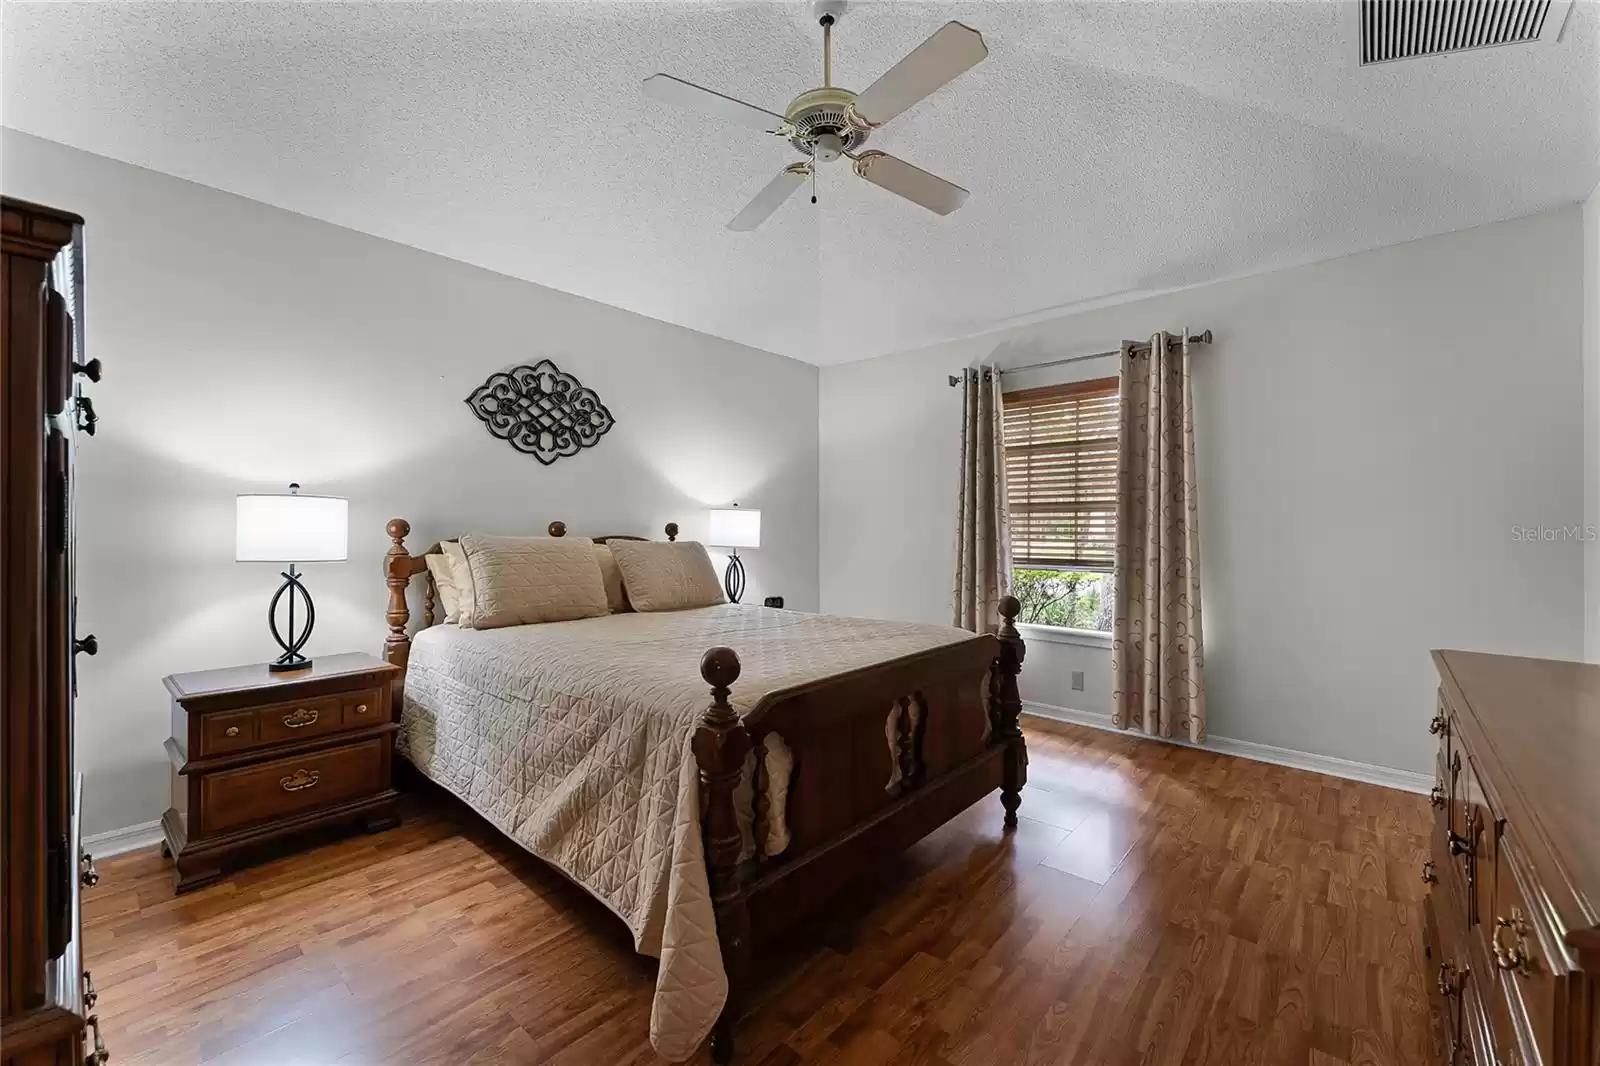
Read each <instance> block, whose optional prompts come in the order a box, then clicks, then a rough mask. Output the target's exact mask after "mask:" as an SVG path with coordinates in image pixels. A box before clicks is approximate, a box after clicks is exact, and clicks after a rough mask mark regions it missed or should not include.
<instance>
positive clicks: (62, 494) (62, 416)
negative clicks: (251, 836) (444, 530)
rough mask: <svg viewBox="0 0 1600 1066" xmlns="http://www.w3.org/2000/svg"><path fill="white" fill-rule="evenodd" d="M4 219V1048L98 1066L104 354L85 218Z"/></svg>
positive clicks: (0, 215)
mask: <svg viewBox="0 0 1600 1066" xmlns="http://www.w3.org/2000/svg"><path fill="white" fill-rule="evenodd" d="M0 221H3V225H0V251H3V256H0V258H3V261H4V280H3V283H0V284H3V288H4V294H3V296H0V377H3V378H4V390H3V393H0V437H3V438H4V444H3V445H0V465H3V468H4V469H3V476H0V512H3V524H0V643H3V644H4V649H3V655H0V701H3V703H0V783H3V784H0V788H3V792H4V807H3V808H0V809H3V812H4V813H3V816H0V945H3V953H4V964H3V968H0V975H3V990H0V1006H3V1010H0V1061H3V1062H4V1063H6V1066H46V1064H49V1066H82V1064H83V1063H84V1062H89V1063H97V1062H104V1061H105V1048H104V1045H103V1044H102V1043H101V1041H100V1037H99V1033H98V1029H99V1026H98V1024H97V1022H96V1021H95V1018H94V1016H93V1014H92V1013H91V1011H92V1010H93V1008H94V1004H95V998H96V996H95V992H94V986H93V985H92V984H91V983H90V981H89V975H88V974H87V973H85V972H84V969H83V960H82V957H81V955H82V943H83V937H82V931H81V929H80V926H79V920H78V913H79V910H78V894H79V891H80V887H81V886H82V885H84V884H92V883H93V882H94V881H95V880H97V879H98V875H96V874H95V873H94V869H93V863H92V861H85V860H87V856H85V855H83V854H82V850H81V847H80V831H79V824H80V823H79V811H80V807H81V803H82V788H81V784H80V778H79V774H78V772H77V768H76V765H75V764H74V761H73V743H72V734H73V704H74V699H75V693H76V689H77V678H76V674H75V669H76V663H75V658H76V654H77V653H78V652H84V653H88V654H91V655H92V654H94V651H95V649H96V647H97V645H96V643H95V639H94V637H93V636H85V637H84V638H83V639H82V640H78V639H76V630H75V626H76V620H75V617H74V615H75V613H76V609H77V608H76V604H77V596H76V591H75V585H74V581H75V573H74V555H73V543H74V530H73V511H74V507H73V502H74V498H73V493H74V482H73V455H74V452H75V449H76V447H77V444H78V437H79V434H80V433H87V434H91V435H92V434H93V433H94V424H95V423H94V405H93V402H92V401H91V400H89V399H88V398H87V397H86V396H84V395H83V393H82V384H83V382H84V380H95V381H97V380H99V377H100V365H99V362H98V360H96V361H94V362H92V363H86V362H83V361H82V351H83V338H82V333H81V331H80V330H78V329H76V328H75V325H76V323H79V322H81V321H82V313H83V272H82V271H83V260H82V257H81V255H80V254H79V253H80V249H81V248H82V239H81V231H82V226H83V220H82V219H80V218H79V217H78V216H76V215H70V214H67V213H65V212H62V211H56V210H53V209H51V208H48V207H40V206H38V205H37V204H28V203H23V202H21V201H17V200H10V199H5V200H3V201H0ZM86 1026H87V1028H88V1030H89V1032H90V1033H91V1034H92V1035H91V1036H87V1037H86V1035H85V1031H86V1030H85V1027H86ZM86 1044H87V1045H88V1047H87V1048H86V1046H85V1045H86Z"/></svg>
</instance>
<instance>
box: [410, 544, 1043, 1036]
mask: <svg viewBox="0 0 1600 1066" xmlns="http://www.w3.org/2000/svg"><path fill="white" fill-rule="evenodd" d="M388 532H389V538H390V541H391V545H390V548H389V551H388V554H387V555H386V556H385V559H384V570H385V576H386V578H387V582H388V586H389V610H388V615H387V618H388V622H389V635H388V637H387V638H386V639H385V641H384V648H383V654H384V658H385V659H387V660H388V661H389V662H391V663H393V664H395V665H396V666H398V667H400V668H401V670H404V669H405V666H406V662H407V660H408V658H409V656H410V652H411V638H410V637H409V636H408V635H407V624H408V622H409V621H410V617H411V615H410V610H409V608H408V606H407V602H406V590H407V587H408V586H409V585H410V583H411V579H412V578H413V577H415V576H417V575H418V574H421V575H424V585H425V587H424V592H423V615H422V623H423V625H424V626H430V625H433V624H434V620H435V619H434V604H435V601H436V598H437V593H436V590H435V588H434V584H433V580H432V576H431V575H430V574H429V573H428V567H427V563H426V561H425V559H424V556H425V555H426V554H428V553H430V552H437V551H439V550H440V549H439V547H438V545H435V546H433V547H431V548H429V549H428V552H425V553H423V555H412V554H410V553H409V552H408V551H407V549H406V546H405V537H406V535H407V534H408V533H410V532H411V526H410V523H408V522H407V521H406V520H405V519H403V518H395V519H391V520H390V521H389V525H388ZM549 533H550V535H551V536H554V537H560V536H564V535H565V534H566V525H565V524H564V523H561V522H552V523H550V527H549ZM666 533H667V539H668V540H676V539H677V533H678V527H677V524H676V523H671V524H668V526H667V527H666ZM643 539H646V538H642V537H631V536H612V537H595V538H594V540H595V541H596V542H597V543H604V542H606V541H607V540H643ZM1018 609H1019V604H1018V602H1017V600H1016V598H1015V597H1012V596H1007V597H1005V598H1004V599H1003V600H1002V601H1001V604H1000V613H1001V615H1002V616H1003V618H1004V622H1003V624H1002V625H1001V627H1000V631H999V634H998V635H988V634H985V635H982V636H978V637H975V639H973V640H970V641H966V642H963V643H961V644H955V645H950V646H947V647H943V648H935V649H932V650H930V651H924V652H918V653H916V654H913V655H907V656H903V657H901V658H898V659H893V660H890V661H887V662H882V663H876V664H874V665H872V666H868V667H864V668H861V669H857V670H852V671H849V672H848V673H844V674H840V675H837V676H834V677H830V678H827V679H825V680H823V681H818V682H815V683H812V684H809V685H804V686H801V687H799V688H792V689H786V690H784V691H781V692H777V693H773V694H772V695H770V696H768V697H767V698H765V699H763V700H762V701H761V702H760V703H759V704H757V705H756V706H755V707H754V708H753V709H752V710H750V711H748V712H747V713H745V714H744V715H743V716H741V715H740V714H738V713H737V712H735V711H734V709H733V708H732V707H731V706H730V705H729V703H728V695H729V692H730V686H731V685H732V684H733V683H734V682H735V681H737V680H738V677H739V656H738V654H737V653H736V652H735V651H734V649H732V648H721V647H718V648H711V649H709V650H708V651H707V652H706V653H705V655H704V656H703V657H702V658H701V660H700V676H701V677H702V678H703V679H704V680H705V682H706V683H707V684H708V685H710V686H711V703H710V705H709V706H708V707H707V708H706V710H705V713H704V715H703V716H702V717H701V720H700V725H699V727H698V728H697V730H696V731H695V735H694V741H693V750H694V755H695V760H696V762H697V763H698V764H699V768H700V787H701V828H702V832H703V833H704V836H705V858H706V875H707V878H708V881H709V883H710V886H711V894H712V899H713V903H714V906H715V910H716V921H717V935H718V938H719V940H720V942H721V946H722V962H723V966H724V967H725V968H726V970H727V974H728V1000H727V1004H726V1006H724V1007H723V1010H722V1014H721V1016H720V1018H719V1019H718V1020H717V1024H716V1027H715V1029H713V1031H712V1035H711V1054H712V1058H713V1060H714V1061H716V1062H718V1063H726V1062H729V1061H731V1059H732V1057H733V1030H734V1026H735V1025H736V1024H737V1022H738V1020H739V1017H740V1013H741V1004H742V997H743V993H744V992H746V991H747V989H748V986H749V979H750V974H751V966H752V962H753V957H754V949H755V947H756V945H757V944H759V943H762V942H765V941H767V940H770V939H771V938H773V937H775V936H777V935H778V934H780V933H782V932H783V931H784V930H785V929H787V928H789V927H791V926H793V925H795V924H796V923H797V922H798V921H799V920H800V919H801V918H803V917H805V916H806V914H808V913H809V912H811V911H813V910H815V909H816V908H817V907H818V906H820V905H821V904H823V903H826V902H828V901H829V899H831V898H832V897H834V896H835V895H836V894H837V893H838V891H839V890H840V889H842V888H844V887H845V886H846V885H847V884H848V883H849V881H850V880H851V879H852V878H853V877H854V876H855V875H856V874H857V873H858V872H859V871H861V870H862V869H864V868H867V867H868V866H869V865H870V864H871V863H872V861H873V860H875V859H877V858H878V857H881V856H882V855H884V854H892V853H895V852H898V851H901V850H904V849H905V848H907V847H909V846H910V845H911V844H913V843H915V842H916V841H918V840H920V839H922V838H923V837H924V836H926V835H927V834H928V833H930V832H932V831H933V830H934V829H937V828H938V827H939V826H941V825H943V824H944V823H945V822H947V821H949V820H950V819H951V818H953V817H955V816H956V815H957V814H959V813H961V812H962V811H963V810H965V809H966V808H968V807H970V806H971V805H972V804H974V803H976V802H977V801H978V800H980V799H983V798H984V797H985V796H987V795H989V793H991V792H993V791H994V790H995V789H999V790H1000V794H1001V803H1002V804H1003V806H1004V807H1005V828H1006V829H1007V830H1010V829H1012V828H1014V827H1015V826H1016V824H1017V808H1018V806H1019V805H1020V804H1021V802H1022V795H1021V789H1022V786H1023V784H1024V783H1025V782H1026V780H1027V772H1028V771H1027V768H1028V752H1027V747H1026V745H1025V744H1024V742H1023V738H1022V730H1021V728H1020V727H1019V725H1018V718H1019V716H1020V714H1021V711H1022V700H1021V697H1020V696H1019V695H1018V692H1017V675H1018V674H1019V673H1020V672H1021V670H1022V660H1023V656H1024V654H1025V651H1026V649H1025V647H1024V645H1023V641H1022V638H1021V637H1020V636H1019V635H1018V633H1017V628H1016V625H1015V621H1016V616H1017V611H1018ZM404 683H405V678H404V675H403V674H402V675H401V678H400V680H399V681H398V682H397V683H396V684H395V685H394V691H395V699H396V701H397V707H396V720H397V721H398V719H399V710H400V707H399V705H398V704H399V701H400V699H401V691H402V689H403V686H404ZM890 714H894V715H896V716H898V721H899V726H900V728H899V750H898V751H897V752H893V753H891V751H890V750H889V746H888V741H887V738H886V725H887V718H888V716H889V715H890ZM774 732H775V733H778V734H779V735H781V737H782V738H783V739H784V740H785V741H786V742H787V743H788V745H789V748H790V750H791V751H792V753H793V755H794V769H793V773H792V775H791V777H790V783H789V797H788V807H787V811H786V814H787V817H788V826H789V831H790V835H791V841H790V845H789V847H788V848H787V849H785V850H784V851H783V853H782V854H780V855H775V856H768V855H766V854H765V850H764V848H765V843H766V839H767V834H766V831H765V830H766V819H767V815H768V812H767V811H766V810H765V809H764V808H765V806H766V804H765V798H766V789H765V787H764V776H765V773H766V767H765V757H766V747H765V744H764V743H763V741H764V739H765V737H766V735H767V734H768V733H774ZM752 750H754V751H755V752H756V753H757V755H756V760H755V763H754V767H755V770H754V776H755V780H754V781H753V782H752V786H753V788H752V795H753V796H754V797H755V801H754V802H755V812H754V814H755V827H754V829H755V832H754V837H755V841H756V853H755V856H754V857H753V858H752V859H749V860H746V861H744V862H741V861H740V850H741V842H740V833H739V826H738V821H737V817H736V814H735V806H734V789H735V788H736V787H738V785H739V780H740V777H741V776H742V774H743V768H744V764H745V759H746V756H747V755H748V754H749V753H750V752H751V751H752ZM896 764H898V769H899V776H898V777H897V778H895V780H894V783H893V784H892V785H886V782H888V781H889V779H890V778H891V777H892V776H893V770H894V769H895V766H896Z"/></svg>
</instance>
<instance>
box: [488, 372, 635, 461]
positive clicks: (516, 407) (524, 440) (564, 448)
mask: <svg viewBox="0 0 1600 1066" xmlns="http://www.w3.org/2000/svg"><path fill="white" fill-rule="evenodd" d="M467 406H468V407H470V408H472V411H473V413H474V414H476V415H477V416H478V417H479V418H481V419H483V424H484V425H486V426H488V427H489V432H490V433H492V434H494V435H495V436H496V437H499V438H500V439H501V440H504V441H510V442H511V446H512V447H513V448H515V449H516V450H517V451H519V452H525V453H526V454H528V455H531V456H533V457H534V458H535V459H537V460H539V461H540V462H541V463H543V464H544V465H546V466H549V465H550V464H551V463H553V462H555V461H556V460H557V459H559V458H561V457H562V456H563V455H577V454H578V451H579V449H581V448H592V447H594V445H595V444H596V443H598V442H599V440H600V438H601V437H603V436H604V435H605V433H606V431H607V430H609V429H610V428H611V427H612V426H613V425H615V424H616V419H614V418H612V417H611V412H610V411H608V410H606V405H605V404H603V403H601V402H600V397H599V396H597V395H596V394H595V391H594V390H593V389H586V388H584V387H583V383H582V382H581V381H579V380H578V379H577V378H575V377H573V376H572V375H571V374H567V373H563V372H562V371H561V369H560V368H559V367H557V366H556V365H555V364H554V363H552V362H551V361H550V360H548V359H541V360H539V362H537V363H535V364H534V365H533V366H518V367H513V368H511V369H510V370H507V371H503V372H501V373H497V374H490V375H489V380H487V381H485V382H484V383H483V384H482V385H479V386H478V387H477V388H475V389H473V390H472V395H471V396H468V397H467Z"/></svg>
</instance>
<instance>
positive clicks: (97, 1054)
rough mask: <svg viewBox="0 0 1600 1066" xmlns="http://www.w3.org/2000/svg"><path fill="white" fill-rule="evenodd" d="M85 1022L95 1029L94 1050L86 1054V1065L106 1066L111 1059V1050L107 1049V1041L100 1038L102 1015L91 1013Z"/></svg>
mask: <svg viewBox="0 0 1600 1066" xmlns="http://www.w3.org/2000/svg"><path fill="white" fill-rule="evenodd" d="M84 1023H85V1024H86V1025H88V1026H89V1028H91V1029H93V1030H94V1050H93V1051H91V1052H89V1054H88V1055H86V1056H84V1059H83V1063H84V1066H104V1064H105V1063H106V1062H108V1061H110V1059H111V1052H109V1051H107V1050H106V1042H105V1041H104V1040H102V1039H100V1016H99V1015H97V1014H91V1015H89V1017H87V1018H85V1019H84Z"/></svg>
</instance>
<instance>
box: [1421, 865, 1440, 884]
mask: <svg viewBox="0 0 1600 1066" xmlns="http://www.w3.org/2000/svg"><path fill="white" fill-rule="evenodd" d="M1422 883H1423V884H1425V885H1436V884H1438V883H1439V876H1438V875H1437V874H1435V873H1434V872H1433V860H1432V859H1429V860H1428V861H1427V862H1424V863H1423V864H1422Z"/></svg>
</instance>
